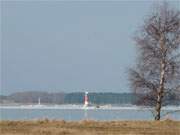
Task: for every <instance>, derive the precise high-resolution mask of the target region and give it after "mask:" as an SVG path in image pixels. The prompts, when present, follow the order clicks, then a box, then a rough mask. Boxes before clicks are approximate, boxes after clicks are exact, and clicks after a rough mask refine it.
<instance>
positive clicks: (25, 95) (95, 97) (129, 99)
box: [0, 91, 180, 105]
mask: <svg viewBox="0 0 180 135" xmlns="http://www.w3.org/2000/svg"><path fill="white" fill-rule="evenodd" d="M140 97H141V95H134V94H133V93H89V94H88V98H89V102H90V104H96V105H99V104H138V102H137V101H138V99H139V98H140ZM172 97H173V98H172ZM39 98H40V99H41V103H42V104H83V101H84V92H75V93H62V92H61V93H48V92H35V91H30V92H17V93H13V94H10V95H8V96H0V103H12V102H13V103H23V104H28V103H33V104H37V103H38V99H39ZM167 101H168V103H167V104H173V105H180V101H178V100H176V99H175V98H174V96H172V95H170V96H169V97H168V100H167Z"/></svg>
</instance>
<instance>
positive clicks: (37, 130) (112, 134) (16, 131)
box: [0, 119, 180, 135]
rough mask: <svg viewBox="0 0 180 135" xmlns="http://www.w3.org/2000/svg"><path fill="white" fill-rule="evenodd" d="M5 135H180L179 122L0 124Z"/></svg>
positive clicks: (2, 122) (1, 131) (34, 122)
mask: <svg viewBox="0 0 180 135" xmlns="http://www.w3.org/2000/svg"><path fill="white" fill-rule="evenodd" d="M0 134H3V135H12V134H13V135H25V134H28V135H144V134H146V135H147V134H148V135H152V134H153V135H179V134H180V121H172V120H164V121H159V122H158V121H109V122H108V121H92V120H84V121H78V122H66V121H63V120H61V121H56V120H47V119H46V120H32V121H0Z"/></svg>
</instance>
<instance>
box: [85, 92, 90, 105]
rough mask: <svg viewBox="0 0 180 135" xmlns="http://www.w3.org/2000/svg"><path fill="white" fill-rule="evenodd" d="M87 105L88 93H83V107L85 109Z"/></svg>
mask: <svg viewBox="0 0 180 135" xmlns="http://www.w3.org/2000/svg"><path fill="white" fill-rule="evenodd" d="M88 104H89V102H88V92H85V95H84V107H87V106H88Z"/></svg>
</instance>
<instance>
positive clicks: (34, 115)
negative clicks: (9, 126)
mask: <svg viewBox="0 0 180 135" xmlns="http://www.w3.org/2000/svg"><path fill="white" fill-rule="evenodd" d="M169 111H172V110H163V111H162V114H165V113H167V112H169ZM165 117H166V118H167V117H168V118H171V119H176V120H180V111H177V110H176V112H174V113H172V114H169V115H166V116H165ZM44 118H48V119H58V120H62V119H63V120H68V121H77V120H83V119H93V120H152V119H153V114H152V112H151V111H150V110H148V109H145V110H143V109H122V108H119V109H90V110H83V109H69V108H68V109H65V108H63V109H56V108H55V109H47V108H46V109H42V108H41V109H38V108H35V109H20V108H19V109H18V108H0V119H1V120H29V119H44Z"/></svg>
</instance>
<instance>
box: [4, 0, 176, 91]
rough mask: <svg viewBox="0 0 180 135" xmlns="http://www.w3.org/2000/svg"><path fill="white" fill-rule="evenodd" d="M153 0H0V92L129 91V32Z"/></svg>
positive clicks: (131, 51) (131, 48) (131, 61)
mask: <svg viewBox="0 0 180 135" xmlns="http://www.w3.org/2000/svg"><path fill="white" fill-rule="evenodd" d="M153 3H154V2H153V1H150V2H146V1H134V2H133V1H126V2H125V1H115V2H110V1H109V2H102V1H101V2H96V1H94V2H82V1H79V2H77V1H74V2H72V1H68V2H63V1H50V0H49V1H38V2H35V1H30V0H26V1H23V0H22V1H14V2H13V1H1V39H2V40H1V94H9V93H12V92H16V91H29V90H38V91H49V92H55V91H56V92H62V91H64V92H76V91H89V92H92V91H94V92H129V91H130V88H129V85H128V80H127V78H128V77H127V76H128V74H127V71H128V68H129V67H130V66H132V65H133V64H134V63H135V62H134V60H135V58H134V57H135V56H136V54H135V48H134V42H133V40H132V38H133V35H134V34H136V33H135V32H136V30H138V28H139V26H141V25H142V22H143V18H145V17H146V15H148V14H149V12H150V11H151V9H152V6H153ZM171 3H172V4H173V5H174V6H176V7H178V4H179V3H178V1H171Z"/></svg>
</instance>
